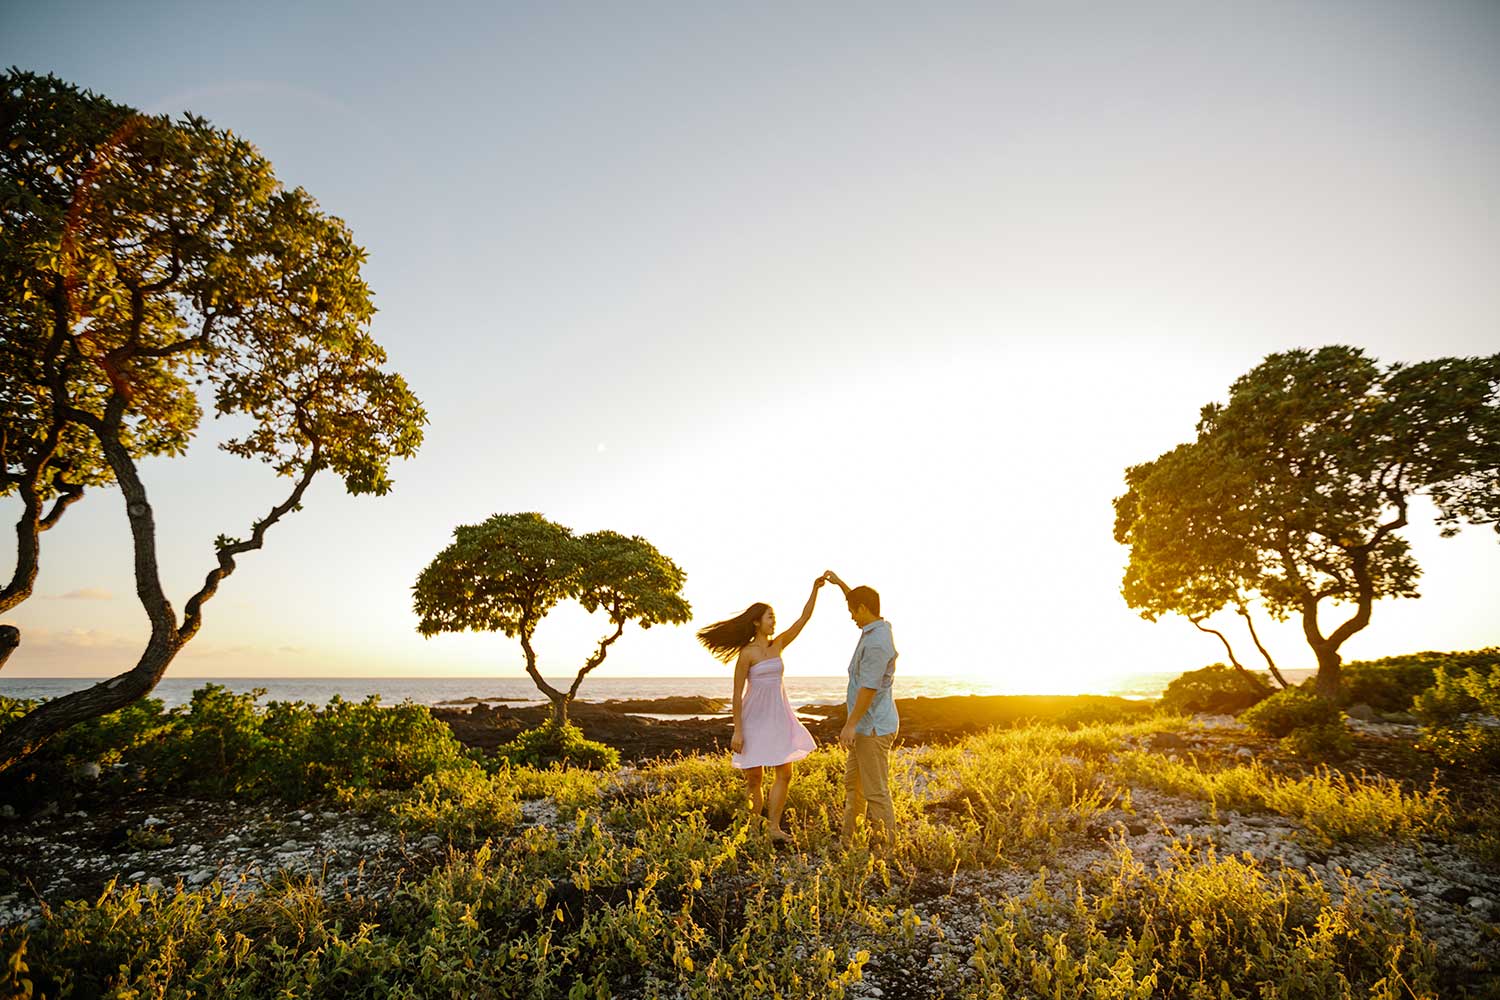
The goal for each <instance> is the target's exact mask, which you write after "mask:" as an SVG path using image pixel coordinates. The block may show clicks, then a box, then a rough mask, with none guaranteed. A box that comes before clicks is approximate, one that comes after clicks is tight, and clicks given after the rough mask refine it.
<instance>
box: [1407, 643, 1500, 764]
mask: <svg viewBox="0 0 1500 1000" xmlns="http://www.w3.org/2000/svg"><path fill="white" fill-rule="evenodd" d="M1413 707H1414V708H1415V710H1416V713H1417V715H1418V716H1420V717H1421V719H1422V721H1423V723H1424V727H1423V732H1422V739H1421V743H1420V745H1421V746H1422V747H1423V749H1426V750H1431V751H1432V752H1434V753H1436V754H1437V755H1438V757H1439V758H1440V759H1441V760H1443V761H1444V762H1445V763H1449V764H1459V763H1467V764H1473V765H1477V766H1481V767H1487V768H1492V769H1493V768H1500V658H1497V659H1496V660H1494V661H1493V662H1491V663H1489V664H1486V665H1483V666H1471V667H1469V668H1467V669H1466V670H1465V671H1464V672H1463V673H1462V674H1459V675H1453V674H1447V673H1441V674H1439V675H1438V676H1437V679H1436V681H1435V683H1434V684H1433V686H1432V687H1431V688H1430V689H1428V690H1427V691H1424V692H1423V693H1422V694H1420V695H1418V696H1417V699H1416V701H1415V702H1414V703H1413Z"/></svg>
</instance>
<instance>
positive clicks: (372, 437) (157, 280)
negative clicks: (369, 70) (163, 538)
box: [0, 70, 426, 769]
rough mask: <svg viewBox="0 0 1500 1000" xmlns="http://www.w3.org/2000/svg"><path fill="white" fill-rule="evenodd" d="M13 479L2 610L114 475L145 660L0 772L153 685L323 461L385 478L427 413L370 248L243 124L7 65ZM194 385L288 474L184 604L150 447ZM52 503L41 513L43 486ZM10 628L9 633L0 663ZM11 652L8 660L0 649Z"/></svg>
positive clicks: (3, 408)
mask: <svg viewBox="0 0 1500 1000" xmlns="http://www.w3.org/2000/svg"><path fill="white" fill-rule="evenodd" d="M0 130H3V131H0V165H3V169H0V221H3V233H4V235H3V239H0V303H3V304H0V324H3V325H0V361H3V366H0V380H3V381H0V445H3V449H0V450H3V456H4V457H3V462H0V495H11V494H14V495H17V496H18V497H19V498H20V499H21V501H22V505H23V510H22V514H21V517H20V519H19V521H18V523H17V535H18V539H19V543H20V544H19V546H18V557H17V565H16V569H15V573H14V575H13V577H12V579H11V581H10V582H9V584H8V585H7V586H6V588H5V590H4V591H3V592H0V611H4V610H8V609H9V608H12V607H15V606H16V605H17V604H19V603H21V602H22V601H24V600H25V599H26V598H27V597H29V596H30V594H31V590H32V587H33V585H34V581H35V579H36V573H37V567H38V563H39V558H40V537H41V534H42V532H44V531H45V530H46V529H48V528H50V527H52V526H53V525H55V524H56V523H57V520H58V518H59V517H60V516H61V515H62V513H63V511H64V510H65V509H66V507H67V505H68V504H69V503H72V502H73V501H75V500H77V499H78V498H79V497H80V496H81V495H82V493H83V491H84V490H85V489H86V488H89V487H91V486H100V485H105V484H114V485H115V486H117V487H118V488H119V489H120V491H121V493H122V495H123V498H124V501H125V507H126V512H127V514H128V515H129V524H130V531H131V537H132V542H133V545H134V551H135V574H136V589H137V593H138V595H139V596H140V599H141V602H142V604H143V606H144V607H145V610H146V613H147V616H148V618H149V619H150V622H151V637H150V639H149V640H148V642H147V644H146V648H145V650H144V651H143V652H142V654H141V657H140V660H139V662H138V663H137V664H136V666H135V668H134V669H132V670H130V671H128V672H126V673H124V674H121V675H120V676H118V677H116V678H113V679H112V680H110V681H107V682H105V683H104V684H101V685H97V686H95V687H93V688H89V689H86V690H84V691H80V692H76V693H74V694H71V695H68V696H67V697H64V698H57V699H54V700H52V701H49V702H46V703H45V704H43V705H40V706H38V707H37V708H36V709H35V710H34V711H33V712H32V713H31V714H30V715H28V716H27V717H26V718H25V719H22V720H21V721H20V722H18V723H17V724H15V725H12V726H8V727H7V728H6V731H5V734H4V737H3V738H0V769H4V768H6V767H8V766H10V765H11V764H12V763H14V762H15V761H16V760H17V759H19V758H20V757H22V756H25V755H26V754H28V753H31V752H32V751H34V750H35V749H36V748H37V747H38V746H39V745H41V743H42V742H43V741H44V740H46V739H47V738H49V737H50V736H51V735H52V734H54V733H56V732H58V731H59V730H61V729H64V728H66V727H67V726H69V725H72V724H74V723H76V722H79V721H81V720H83V719H87V718H91V717H94V716H97V715H101V714H104V713H107V712H111V711H114V710H116V709H119V708H120V707H122V706H124V705H126V704H128V703H129V702H131V701H134V700H135V699H138V698H141V697H143V696H145V695H146V694H147V693H148V692H149V691H150V690H151V689H152V688H153V687H154V686H155V684H156V682H157V681H158V680H159V679H160V678H161V676H162V674H163V673H164V672H165V670H166V668H167V666H168V664H170V663H171V661H172V659H173V657H175V656H176V654H177V652H178V651H179V650H180V649H181V648H182V647H183V646H184V645H185V644H186V643H187V642H188V641H189V640H191V639H192V637H193V636H194V635H195V634H196V633H197V631H198V629H199V627H200V626H201V624H202V610H203V605H204V603H205V602H206V601H208V600H209V599H210V598H212V597H213V595H214V593H215V592H216V590H217V589H218V585H219V582H220V581H221V580H222V579H223V578H224V577H225V576H228V575H229V574H230V573H232V572H233V571H234V568H235V557H236V556H238V555H240V554H242V553H244V552H248V551H251V550H253V549H257V548H260V547H261V544H262V542H263V539H264V536H265V533H266V531H267V529H269V528H270V527H271V526H272V525H273V524H275V523H276V522H277V521H278V520H279V519H280V518H281V517H283V516H284V515H285V514H287V513H288V512H290V511H293V510H296V509H299V508H300V504H301V500H302V495H303V493H304V492H305V490H306V489H307V485H308V483H309V482H310V481H311V479H312V477H313V476H314V475H315V474H316V473H317V472H319V471H321V470H322V469H325V468H326V469H330V470H332V471H333V472H334V473H335V474H337V475H338V476H339V477H340V478H341V479H342V480H343V481H344V485H345V487H346V488H347V489H348V490H349V492H351V493H374V494H377V495H379V494H384V493H385V492H387V491H388V490H389V489H390V487H391V481H390V477H389V471H388V469H389V464H390V462H391V460H392V459H393V458H396V457H406V456H410V455H411V454H413V453H414V452H415V450H416V448H417V447H418V445H419V444H420V442H421V438H422V430H421V428H422V425H423V423H425V419H426V418H425V415H424V414H423V411H422V407H421V405H420V403H419V402H418V401H417V399H416V398H415V396H413V395H412V393H411V392H410V391H409V390H408V388H407V386H406V383H405V382H404V381H403V380H402V378H401V377H400V376H399V375H396V374H392V373H388V372H385V371H383V370H382V369H381V365H382V364H383V363H384V361H385V354H384V352H383V351H382V350H381V348H380V347H379V345H377V344H376V343H375V342H374V341H373V340H372V339H371V338H370V336H369V333H368V326H369V323H370V319H371V317H372V316H373V314H374V311H375V310H374V306H373V305H372V304H371V301H370V290H369V288H368V287H367V286H366V285H365V283H364V281H363V279H362V278H361V276H360V267H361V265H362V264H363V262H364V259H365V253H364V251H363V250H362V249H361V248H360V247H359V246H358V245H356V244H355V243H354V240H353V238H352V236H351V234H350V233H349V230H348V229H347V227H345V225H344V224H343V222H341V221H340V220H339V219H336V218H333V217H331V216H328V215H325V214H324V213H323V212H321V211H320V210H319V208H318V205H317V203H316V202H315V201H314V200H313V199H312V197H311V196H310V195H308V194H307V192H305V191H303V190H301V189H300V188H298V189H291V190H289V189H287V188H285V187H284V186H283V185H282V184H281V183H280V182H279V181H277V179H276V177H275V175H274V174H273V173H272V170H271V165H270V163H269V162H267V161H266V159H265V158H264V157H262V156H261V155H260V153H259V152H258V151H257V150H256V149H255V147H254V146H252V145H251V144H250V143H248V142H246V141H245V140H243V139H241V138H239V137H237V136H235V135H234V134H233V133H230V132H226V131H223V130H220V129H216V128H214V127H212V126H211V125H210V124H209V123H208V122H206V121H205V120H203V119H201V118H197V117H194V116H192V115H186V116H184V117H182V118H180V119H177V120H173V119H171V118H168V117H166V116H146V115H142V114H139V113H138V112H136V111H134V110H132V109H131V108H128V107H124V106H122V105H119V104H115V103H113V102H111V101H109V100H107V99H106V98H103V97H100V96H98V95H96V94H93V93H90V92H88V91H83V90H79V89H78V88H76V87H74V86H72V85H70V84H67V83H65V82H63V81H61V80H58V79H57V78H56V77H51V76H48V77H41V76H37V75H35V74H31V73H25V72H21V71H19V70H11V71H10V72H8V73H7V74H6V75H5V78H4V83H3V87H0ZM200 400H209V401H211V404H212V406H213V408H214V411H215V414H216V415H218V416H227V415H232V416H234V417H235V418H237V420H236V423H237V426H239V427H241V428H243V431H242V433H240V434H239V436H237V437H235V438H232V439H231V440H228V441H226V442H225V443H224V444H223V445H221V447H223V448H224V449H225V450H226V451H228V452H230V453H231V454H234V455H238V456H240V457H243V458H246V459H252V460H256V461H260V462H264V463H266V464H268V465H270V466H271V467H272V468H273V469H274V470H275V472H276V473H277V474H278V475H281V476H286V477H289V478H291V479H292V480H294V482H295V485H294V487H293V488H292V490H291V492H290V494H289V495H288V496H287V498H286V500H285V501H284V502H282V503H281V504H279V505H277V506H276V507H274V508H272V509H271V511H270V512H269V513H268V514H266V515H265V516H264V517H263V518H261V519H260V520H259V521H257V522H256V523H255V524H254V525H253V526H252V528H251V532H250V535H249V537H247V538H244V539H240V538H232V537H228V536H220V538H219V539H218V541H217V544H216V550H217V551H216V552H215V556H216V563H217V565H214V566H213V568H212V569H210V571H209V572H208V573H207V574H206V578H205V581H204V584H203V586H202V588H200V589H199V590H198V592H197V593H195V594H193V595H192V596H191V597H190V598H189V600H188V601H187V603H186V606H185V609H184V612H185V613H184V614H183V615H182V617H181V618H179V617H178V615H177V613H176V612H175V611H174V609H173V607H172V605H171V603H170V602H169V601H168V599H167V597H166V595H165V594H164V593H163V591H162V586H161V582H160V579H159V574H158V572H157V565H156V530H157V525H156V521H155V515H154V512H153V510H152V506H151V503H150V499H149V497H148V495H147V491H146V487H145V485H144V484H143V483H142V481H141V478H140V474H139V469H138V467H137V460H138V459H140V458H142V457H145V456H149V455H179V454H181V453H183V452H184V451H185V450H186V448H187V446H188V443H189V442H190V441H191V440H192V438H193V436H194V434H195V433H196V432H197V430H198V426H199V422H200V419H201V416H202V413H201V406H200ZM49 501H50V502H51V504H52V507H51V509H50V510H49V511H47V512H46V513H43V507H44V505H46V504H47V503H48V502H49ZM17 642H19V634H18V632H16V630H14V629H13V628H10V627H7V631H6V632H5V636H4V637H3V640H0V647H3V648H0V657H3V656H5V655H6V654H7V653H8V652H9V650H10V649H12V648H14V646H15V644H16V643H17ZM0 662H3V660H0Z"/></svg>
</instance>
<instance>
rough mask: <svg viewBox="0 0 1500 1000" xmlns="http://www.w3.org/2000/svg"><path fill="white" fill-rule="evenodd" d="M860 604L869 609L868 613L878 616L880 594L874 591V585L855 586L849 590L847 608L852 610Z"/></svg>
mask: <svg viewBox="0 0 1500 1000" xmlns="http://www.w3.org/2000/svg"><path fill="white" fill-rule="evenodd" d="M861 604H863V605H864V606H865V607H867V608H869V609H870V614H872V615H874V616H875V617H876V618H879V617H880V595H879V594H877V593H875V588H874V587H855V588H854V589H853V590H851V591H849V610H850V611H853V610H854V609H855V608H857V607H859V606H860V605H861Z"/></svg>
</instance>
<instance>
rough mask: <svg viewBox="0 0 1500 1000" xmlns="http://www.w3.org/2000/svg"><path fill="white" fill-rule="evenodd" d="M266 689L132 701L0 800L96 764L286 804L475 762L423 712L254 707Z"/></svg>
mask: <svg viewBox="0 0 1500 1000" xmlns="http://www.w3.org/2000/svg"><path fill="white" fill-rule="evenodd" d="M264 693H265V691H264V690H262V689H256V690H254V691H249V692H243V693H236V692H233V691H230V690H229V689H228V688H226V687H224V686H223V685H220V684H208V685H205V686H204V687H202V688H199V689H198V690H196V691H194V692H193V696H192V700H191V701H190V702H189V703H188V704H187V705H183V706H180V707H178V708H175V709H173V710H171V711H170V712H169V711H165V710H164V709H163V705H162V702H161V701H159V700H158V699H155V698H145V699H142V700H141V701H138V702H134V703H133V704H131V705H128V706H126V707H125V708H122V709H120V710H119V711H117V712H111V713H109V714H108V715H104V716H100V717H99V718H96V719H91V720H89V721H87V722H83V723H80V724H78V725H76V726H74V727H72V728H71V729H69V730H67V731H66V732H64V733H61V734H59V735H58V736H57V737H56V738H55V739H53V740H51V741H49V742H48V743H47V744H46V745H45V746H43V747H42V749H41V750H39V751H38V752H37V753H36V754H34V755H33V756H32V757H31V758H29V759H28V760H27V761H26V762H25V763H24V764H23V765H22V766H21V767H19V768H16V769H14V770H13V771H12V773H10V774H8V775H6V776H5V779H4V782H3V786H0V795H3V796H4V797H5V798H6V799H7V800H12V801H22V800H23V799H27V798H35V797H36V796H37V795H39V794H40V793H41V790H42V789H46V790H48V792H49V794H50V793H52V792H55V790H56V787H57V783H58V782H59V781H61V780H62V779H63V778H65V777H66V775H67V774H68V771H69V769H70V768H72V767H73V766H75V765H77V764H80V763H86V762H90V761H95V762H99V763H101V764H106V765H107V764H111V763H116V762H118V763H122V764H125V765H128V767H127V771H128V772H129V773H130V775H131V777H130V778H129V780H131V781H137V780H139V781H141V782H144V783H145V784H146V785H147V786H149V787H154V788H159V789H162V790H164V791H171V792H174V793H178V794H189V795H206V796H226V795H239V796H244V797H246V798H251V799H259V798H266V797H279V798H282V799H285V800H287V801H290V802H301V801H305V800H307V799H310V798H315V797H317V796H319V795H323V794H326V793H328V792H330V791H333V790H335V789H339V788H348V789H353V790H359V789H367V788H368V789H398V788H410V787H411V786H412V785H414V784H416V783H417V782H419V781H421V780H422V779H423V778H424V777H426V776H427V775H430V774H435V773H437V772H439V771H442V770H444V769H447V768H453V767H469V766H471V762H470V759H469V757H468V756H467V754H466V753H465V751H464V748H463V746H462V745H461V744H460V743H459V742H458V741H457V740H456V739H455V738H454V736H453V732H452V730H450V729H449V728H448V727H447V726H446V725H445V724H444V723H442V722H441V721H439V720H438V719H436V718H434V717H433V715H432V713H431V712H429V711H428V710H427V708H426V707H425V706H422V705H414V704H411V703H409V702H408V703H404V704H401V705H391V706H386V705H381V704H380V699H379V697H378V696H375V695H372V696H371V697H369V698H367V699H365V700H364V701H363V702H347V701H344V700H343V699H342V698H339V697H337V696H335V697H334V698H333V699H332V700H331V701H329V703H328V705H327V706H326V707H324V708H321V709H320V708H318V707H317V706H315V705H309V704H306V703H303V702H272V703H271V704H270V705H269V706H267V708H266V709H265V710H264V711H262V710H260V709H259V708H258V707H257V706H256V699H257V698H259V697H260V696H261V695H263V694H264ZM8 710H9V709H7V708H5V707H4V706H0V711H8Z"/></svg>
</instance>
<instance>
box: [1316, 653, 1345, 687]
mask: <svg viewBox="0 0 1500 1000" xmlns="http://www.w3.org/2000/svg"><path fill="white" fill-rule="evenodd" d="M1313 652H1314V653H1316V654H1317V656H1318V677H1317V684H1316V690H1317V692H1318V694H1320V695H1322V696H1323V697H1324V698H1328V699H1330V700H1332V699H1334V698H1337V697H1338V694H1339V689H1340V688H1341V687H1342V686H1343V676H1342V673H1341V668H1342V666H1343V663H1344V658H1343V657H1342V656H1341V655H1339V651H1338V647H1337V646H1334V645H1332V644H1330V643H1325V644H1323V645H1321V646H1314V647H1313Z"/></svg>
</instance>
